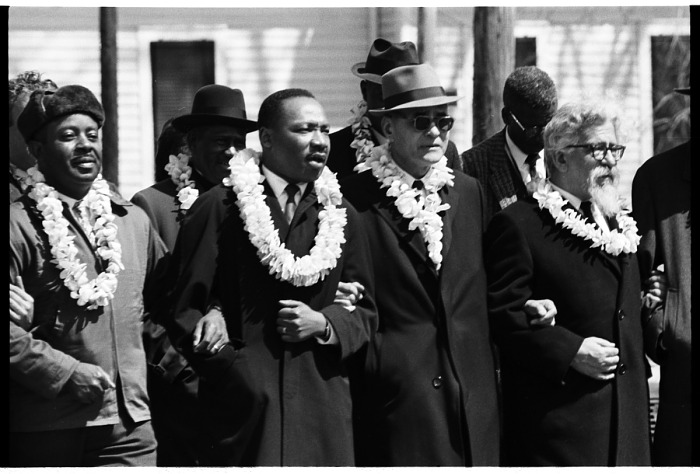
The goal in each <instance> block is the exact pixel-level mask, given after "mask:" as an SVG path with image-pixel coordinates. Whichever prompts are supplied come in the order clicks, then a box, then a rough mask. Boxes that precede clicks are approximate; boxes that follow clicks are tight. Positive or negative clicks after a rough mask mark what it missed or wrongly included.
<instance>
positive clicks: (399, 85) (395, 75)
mask: <svg viewBox="0 0 700 474" xmlns="http://www.w3.org/2000/svg"><path fill="white" fill-rule="evenodd" d="M382 96H383V98H384V108H382V109H373V110H370V112H371V113H373V114H382V113H387V112H391V111H394V110H402V109H415V108H419V107H433V106H437V105H445V104H453V103H455V102H457V101H458V100H460V99H461V97H456V96H448V95H447V93H446V92H445V89H444V88H443V87H442V85H440V79H439V78H438V76H437V74H436V73H435V71H434V70H433V68H432V67H430V66H429V65H427V64H416V65H413V66H401V67H397V68H396V69H392V70H391V71H389V72H387V73H386V74H384V75H383V76H382Z"/></svg>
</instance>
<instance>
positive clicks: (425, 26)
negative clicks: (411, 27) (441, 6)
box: [417, 7, 437, 66]
mask: <svg viewBox="0 0 700 474" xmlns="http://www.w3.org/2000/svg"><path fill="white" fill-rule="evenodd" d="M436 32H437V8H436V7H418V45H417V46H418V57H419V58H420V62H422V63H426V64H430V65H431V66H435V65H434V64H433V62H434V60H435V34H436Z"/></svg>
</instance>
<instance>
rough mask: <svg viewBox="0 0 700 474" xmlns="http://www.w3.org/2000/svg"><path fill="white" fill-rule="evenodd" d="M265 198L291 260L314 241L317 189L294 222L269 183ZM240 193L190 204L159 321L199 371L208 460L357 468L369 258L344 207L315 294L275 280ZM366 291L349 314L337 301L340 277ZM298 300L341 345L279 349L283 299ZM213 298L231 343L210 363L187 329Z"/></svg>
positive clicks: (368, 326) (213, 194) (214, 194)
mask: <svg viewBox="0 0 700 474" xmlns="http://www.w3.org/2000/svg"><path fill="white" fill-rule="evenodd" d="M264 187H265V193H266V202H267V204H268V206H269V207H270V210H271V214H272V218H273V221H274V223H275V227H276V228H277V229H279V232H280V240H281V241H282V242H284V243H285V244H286V246H287V248H288V249H290V250H291V251H292V252H293V253H294V254H295V255H296V256H303V255H308V253H309V250H310V249H311V247H312V246H313V245H314V237H315V236H316V233H317V228H318V222H319V212H320V210H321V209H322V207H321V206H320V204H318V202H317V197H316V192H315V191H314V190H313V186H312V185H309V186H307V192H306V193H305V195H304V196H303V197H302V200H301V201H300V203H299V205H298V207H297V210H296V213H295V215H294V218H293V220H292V222H291V225H289V224H287V222H286V220H285V218H284V215H283V214H282V210H281V209H280V206H279V204H278V202H277V199H276V198H275V196H274V193H273V192H272V190H271V189H270V187H269V185H268V184H267V182H265V183H264ZM235 201H236V195H235V193H234V192H233V190H232V189H231V188H228V187H225V186H223V185H219V186H215V187H214V188H212V189H211V190H209V191H208V192H206V193H204V194H203V195H201V196H200V197H199V198H198V199H197V201H196V202H195V203H194V205H193V206H192V208H191V210H190V212H189V213H188V215H187V217H186V218H185V222H184V224H183V226H182V228H181V230H180V235H179V237H178V241H177V244H176V248H175V252H174V255H173V262H174V263H173V267H172V268H173V272H174V273H175V274H176V275H177V284H176V286H175V291H174V293H173V297H174V303H175V310H174V316H173V318H172V320H171V321H167V322H165V325H166V327H167V328H168V333H169V335H170V337H171V340H172V341H173V343H174V345H175V347H177V348H178V350H180V351H182V353H183V354H184V355H185V356H186V357H187V358H188V359H189V361H190V362H191V364H192V366H193V367H194V368H195V370H196V371H197V372H198V374H199V375H200V400H201V401H202V403H203V405H204V406H205V409H206V411H207V414H206V415H205V416H207V417H208V422H209V425H210V427H211V429H210V432H209V436H210V437H211V439H210V442H211V447H212V451H211V455H212V458H211V459H210V463H212V464H215V465H232V466H239V465H240V466H352V465H354V455H353V436H352V423H351V411H352V405H351V398H350V390H349V380H348V375H347V374H348V369H349V364H351V363H352V359H353V356H354V355H355V354H357V353H359V352H360V351H361V350H362V348H364V347H366V345H367V343H368V341H369V338H370V333H371V332H372V331H373V330H374V329H375V327H376V308H375V306H374V303H373V299H372V297H371V295H372V294H373V284H372V276H371V272H370V266H369V250H368V245H367V240H366V236H365V235H364V233H363V232H362V229H361V227H360V223H359V218H358V215H357V212H356V211H355V210H354V208H353V207H352V206H350V205H349V204H348V203H347V201H343V207H345V208H346V209H347V219H348V222H347V225H346V227H345V239H346V242H345V243H344V244H343V245H342V249H343V251H342V256H341V257H340V259H339V260H338V263H337V266H336V267H335V268H334V269H333V270H331V272H330V274H329V275H327V276H326V277H325V279H324V280H322V281H321V282H318V283H316V284H314V285H313V286H310V287H295V286H293V285H292V284H290V283H287V282H283V281H280V280H277V279H275V277H274V276H272V275H270V272H269V269H268V267H267V266H264V265H263V264H262V263H261V262H260V259H259V257H258V255H257V251H256V248H255V247H254V246H253V244H252V243H251V242H250V239H249V234H248V232H247V231H245V230H244V226H243V221H242V220H241V218H240V216H239V209H238V206H237V205H236V203H235ZM341 280H342V281H346V282H347V281H356V282H360V283H362V284H363V285H365V288H366V290H367V292H366V296H365V298H363V299H362V300H360V301H359V302H358V304H357V308H356V309H355V310H354V311H353V312H348V311H347V310H346V309H345V308H343V307H342V306H340V305H337V304H333V300H334V298H335V292H336V289H337V286H338V282H339V281H341ZM283 299H293V300H298V301H301V302H303V303H306V304H307V305H309V306H310V307H311V308H312V309H314V310H317V311H320V312H322V313H323V314H324V316H325V317H326V318H327V319H328V320H329V321H330V324H331V325H332V326H333V331H334V332H335V334H336V336H337V337H338V341H339V344H338V345H321V344H319V343H318V342H317V341H316V339H315V338H311V339H308V340H306V341H304V342H299V343H286V342H283V341H282V340H281V338H280V335H279V334H278V332H277V323H276V320H277V317H278V311H279V309H280V307H281V306H280V304H279V303H278V301H279V300H283ZM212 302H217V303H219V304H220V305H221V307H222V311H223V315H224V318H225V320H226V324H227V328H228V333H229V337H230V339H231V344H229V345H227V346H225V347H224V348H223V349H222V350H221V351H220V352H218V353H217V354H216V355H214V356H210V357H204V356H199V355H195V354H193V352H192V338H191V335H192V331H193V329H194V326H195V324H196V323H197V321H198V320H199V319H200V318H201V317H202V315H203V314H204V313H205V312H206V310H207V308H208V307H209V305H210V304H211V303H212Z"/></svg>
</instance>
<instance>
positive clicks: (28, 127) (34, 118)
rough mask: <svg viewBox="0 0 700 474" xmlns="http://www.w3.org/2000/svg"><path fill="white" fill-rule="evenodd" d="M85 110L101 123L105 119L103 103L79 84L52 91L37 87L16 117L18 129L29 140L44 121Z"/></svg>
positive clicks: (84, 112) (43, 124)
mask: <svg viewBox="0 0 700 474" xmlns="http://www.w3.org/2000/svg"><path fill="white" fill-rule="evenodd" d="M73 114H85V115H89V116H90V117H92V118H93V119H94V120H95V122H97V126H98V127H102V124H103V123H104V120H105V114H104V110H103V109H102V104H100V101H99V100H97V97H95V94H93V93H92V92H91V91H90V90H89V89H88V88H86V87H83V86H79V85H69V86H63V87H59V88H58V89H56V90H55V91H51V90H43V91H42V90H38V91H34V92H32V95H31V96H29V101H28V102H27V105H26V106H25V107H24V110H22V113H21V114H20V115H19V117H17V129H18V130H19V132H20V133H21V134H22V137H24V141H26V142H29V141H30V140H31V139H32V138H34V136H35V135H36V133H37V132H38V131H39V130H41V129H42V128H43V127H44V126H45V125H46V124H48V123H49V122H52V121H53V120H56V119H59V118H61V117H66V116H68V115H73Z"/></svg>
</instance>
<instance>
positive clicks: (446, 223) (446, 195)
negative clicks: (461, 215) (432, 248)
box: [439, 186, 460, 262]
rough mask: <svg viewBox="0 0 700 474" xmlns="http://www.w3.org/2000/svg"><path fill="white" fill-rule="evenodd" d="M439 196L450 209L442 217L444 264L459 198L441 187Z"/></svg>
mask: <svg viewBox="0 0 700 474" xmlns="http://www.w3.org/2000/svg"><path fill="white" fill-rule="evenodd" d="M439 195H440V198H441V199H442V202H443V203H445V204H449V205H450V208H449V209H448V210H447V211H445V215H444V216H443V217H442V259H443V262H445V261H446V260H447V255H448V252H449V251H450V245H452V226H453V225H454V221H455V216H456V215H457V204H458V203H459V199H460V198H459V193H457V191H455V189H454V188H451V187H449V186H443V188H442V189H441V190H440V192H439Z"/></svg>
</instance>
